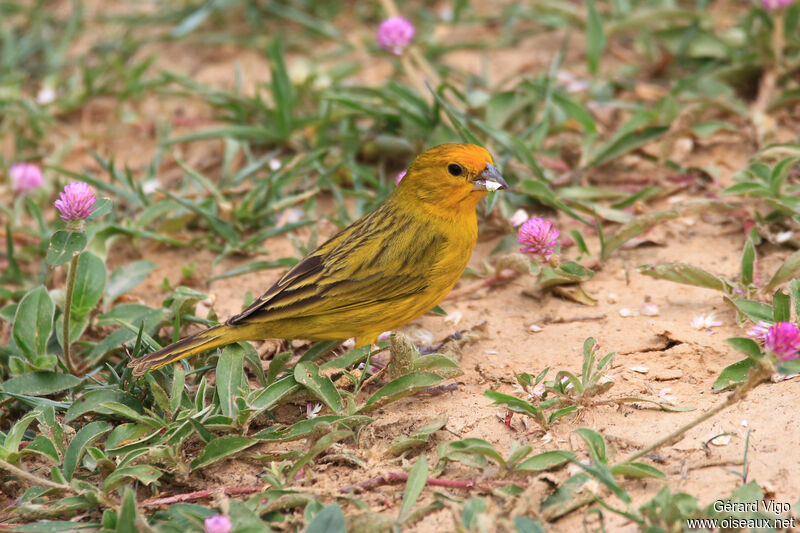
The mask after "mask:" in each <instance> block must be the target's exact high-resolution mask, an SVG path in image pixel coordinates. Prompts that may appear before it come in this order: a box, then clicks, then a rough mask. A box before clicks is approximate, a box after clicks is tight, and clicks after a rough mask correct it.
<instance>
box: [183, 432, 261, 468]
mask: <svg viewBox="0 0 800 533" xmlns="http://www.w3.org/2000/svg"><path fill="white" fill-rule="evenodd" d="M258 442H259V441H258V440H257V439H251V438H250V437H243V436H241V435H223V436H222V437H217V438H216V439H214V440H212V441H211V442H209V443H208V444H206V447H205V448H204V449H203V453H201V454H200V455H199V456H197V457H196V458H195V459H194V460H193V461H192V462H191V465H190V466H191V468H192V470H197V469H198V468H203V467H205V466H208V465H210V464H214V463H216V462H217V461H221V460H222V459H225V458H227V457H230V456H231V455H234V454H236V453H239V452H240V451H242V450H246V449H247V448H249V447H250V446H252V445H253V444H256V443H258Z"/></svg>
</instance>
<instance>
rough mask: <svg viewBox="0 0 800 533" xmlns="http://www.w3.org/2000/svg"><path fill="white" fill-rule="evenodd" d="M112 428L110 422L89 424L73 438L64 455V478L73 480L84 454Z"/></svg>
mask: <svg viewBox="0 0 800 533" xmlns="http://www.w3.org/2000/svg"><path fill="white" fill-rule="evenodd" d="M111 428H112V426H111V424H109V423H108V422H102V421H94V422H89V423H88V424H86V425H85V426H83V427H82V428H81V429H79V430H78V432H77V433H76V434H75V436H74V437H72V440H71V441H70V443H69V446H67V451H66V452H65V453H64V477H66V478H67V480H70V479H72V475H73V474H74V473H75V469H76V468H77V467H78V465H79V464H80V460H81V458H82V457H83V454H84V453H86V449H87V448H88V447H89V446H91V445H92V444H93V443H94V442H95V441H96V440H97V439H99V438H100V437H102V436H103V435H104V434H106V433H108V432H109V431H111Z"/></svg>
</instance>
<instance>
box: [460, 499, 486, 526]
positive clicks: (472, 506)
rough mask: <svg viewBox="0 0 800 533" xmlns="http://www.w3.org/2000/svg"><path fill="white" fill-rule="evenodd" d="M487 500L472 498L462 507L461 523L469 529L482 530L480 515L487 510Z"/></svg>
mask: <svg viewBox="0 0 800 533" xmlns="http://www.w3.org/2000/svg"><path fill="white" fill-rule="evenodd" d="M487 507H488V506H487V505H486V501H485V500H482V499H481V498H470V499H469V500H467V502H466V503H465V504H464V507H463V508H462V509H461V523H462V524H463V525H464V529H465V530H467V531H480V529H481V528H480V525H479V524H480V523H479V522H478V516H480V515H481V514H483V513H485V512H486V509H487Z"/></svg>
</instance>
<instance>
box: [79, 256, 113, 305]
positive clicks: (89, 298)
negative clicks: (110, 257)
mask: <svg viewBox="0 0 800 533" xmlns="http://www.w3.org/2000/svg"><path fill="white" fill-rule="evenodd" d="M74 287H75V288H74V289H73V294H72V314H73V316H74V317H75V318H77V319H80V318H82V317H84V316H86V315H88V314H89V313H90V312H91V310H92V309H94V306H95V305H97V302H99V301H100V297H101V296H103V290H104V289H105V287H106V265H105V264H104V263H103V260H102V259H100V258H99V257H97V256H96V255H94V254H93V253H92V252H83V253H82V254H81V255H80V257H78V270H77V272H76V274H75V285H74Z"/></svg>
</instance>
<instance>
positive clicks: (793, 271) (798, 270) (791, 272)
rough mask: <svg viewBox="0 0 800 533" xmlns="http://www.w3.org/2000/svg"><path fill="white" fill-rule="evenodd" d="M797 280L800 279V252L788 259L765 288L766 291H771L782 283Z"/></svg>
mask: <svg viewBox="0 0 800 533" xmlns="http://www.w3.org/2000/svg"><path fill="white" fill-rule="evenodd" d="M797 278H800V250H798V251H796V252H795V253H793V254H792V255H790V256H789V257H787V258H786V261H784V262H783V264H782V265H781V266H780V267H779V268H778V270H777V271H775V274H774V275H773V276H772V279H771V280H769V283H767V284H766V285H765V286H764V290H765V291H771V290H772V289H774V288H775V287H777V286H778V285H780V284H781V283H786V282H787V281H789V280H792V279H797Z"/></svg>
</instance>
